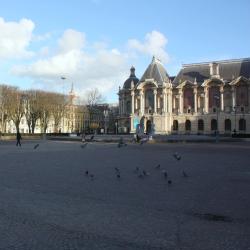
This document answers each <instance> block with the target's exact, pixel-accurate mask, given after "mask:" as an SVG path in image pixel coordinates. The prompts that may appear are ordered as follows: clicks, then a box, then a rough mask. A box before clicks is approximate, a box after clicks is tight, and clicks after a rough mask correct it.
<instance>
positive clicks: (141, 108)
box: [140, 89, 144, 115]
mask: <svg viewBox="0 0 250 250" xmlns="http://www.w3.org/2000/svg"><path fill="white" fill-rule="evenodd" d="M140 113H141V115H143V114H144V102H143V90H142V89H141V90H140Z"/></svg>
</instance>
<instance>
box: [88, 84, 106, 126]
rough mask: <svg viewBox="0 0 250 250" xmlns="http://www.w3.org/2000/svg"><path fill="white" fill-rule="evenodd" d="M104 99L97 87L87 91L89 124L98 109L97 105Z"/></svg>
mask: <svg viewBox="0 0 250 250" xmlns="http://www.w3.org/2000/svg"><path fill="white" fill-rule="evenodd" d="M103 101H104V97H103V96H102V94H101V93H100V92H99V90H98V89H97V88H95V89H92V90H90V91H88V92H87V108H88V116H89V124H90V125H91V124H92V123H93V118H94V115H95V113H96V112H98V111H99V110H98V109H97V107H96V106H97V105H98V104H100V103H101V102H103Z"/></svg>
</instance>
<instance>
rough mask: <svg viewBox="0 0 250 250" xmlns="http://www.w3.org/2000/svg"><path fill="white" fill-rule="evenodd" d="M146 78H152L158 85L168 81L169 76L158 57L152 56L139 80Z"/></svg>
mask: <svg viewBox="0 0 250 250" xmlns="http://www.w3.org/2000/svg"><path fill="white" fill-rule="evenodd" d="M147 79H154V80H155V81H156V82H157V83H158V84H159V85H162V84H163V82H168V80H169V76H168V73H167V71H166V70H165V68H164V66H163V65H162V63H161V61H160V60H159V59H156V58H155V57H153V59H152V62H151V63H150V64H149V66H148V67H147V69H146V71H145V72H144V74H143V76H142V78H141V80H140V82H144V81H145V80H147Z"/></svg>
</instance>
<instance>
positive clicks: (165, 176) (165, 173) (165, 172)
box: [162, 170, 168, 179]
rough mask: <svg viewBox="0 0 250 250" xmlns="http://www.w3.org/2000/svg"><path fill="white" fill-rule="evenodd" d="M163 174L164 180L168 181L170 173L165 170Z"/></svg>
mask: <svg viewBox="0 0 250 250" xmlns="http://www.w3.org/2000/svg"><path fill="white" fill-rule="evenodd" d="M162 173H163V175H164V178H165V179H167V178H168V173H167V171H166V170H163V171H162Z"/></svg>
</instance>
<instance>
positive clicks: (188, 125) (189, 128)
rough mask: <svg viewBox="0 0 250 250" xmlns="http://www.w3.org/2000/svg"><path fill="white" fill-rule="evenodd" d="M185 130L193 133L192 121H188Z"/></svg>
mask: <svg viewBox="0 0 250 250" xmlns="http://www.w3.org/2000/svg"><path fill="white" fill-rule="evenodd" d="M185 129H186V131H191V122H190V120H186V122H185Z"/></svg>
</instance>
